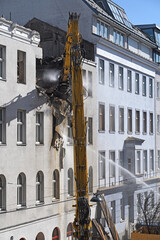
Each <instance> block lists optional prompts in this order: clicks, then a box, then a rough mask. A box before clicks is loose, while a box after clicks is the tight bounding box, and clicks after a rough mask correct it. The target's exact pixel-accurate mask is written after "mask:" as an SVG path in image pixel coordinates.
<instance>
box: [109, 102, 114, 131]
mask: <svg viewBox="0 0 160 240" xmlns="http://www.w3.org/2000/svg"><path fill="white" fill-rule="evenodd" d="M112 110H113V111H112ZM115 124H116V121H115V106H114V105H109V132H110V133H115V129H116V126H115Z"/></svg>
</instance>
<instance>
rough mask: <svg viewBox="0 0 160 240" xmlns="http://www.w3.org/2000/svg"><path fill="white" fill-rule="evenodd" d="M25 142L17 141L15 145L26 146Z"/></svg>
mask: <svg viewBox="0 0 160 240" xmlns="http://www.w3.org/2000/svg"><path fill="white" fill-rule="evenodd" d="M26 145H27V144H26V143H17V146H26Z"/></svg>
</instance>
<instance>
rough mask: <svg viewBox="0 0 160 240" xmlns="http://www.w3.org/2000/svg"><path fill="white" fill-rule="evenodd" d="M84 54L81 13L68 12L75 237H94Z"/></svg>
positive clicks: (66, 66) (67, 68)
mask: <svg viewBox="0 0 160 240" xmlns="http://www.w3.org/2000/svg"><path fill="white" fill-rule="evenodd" d="M81 65H82V56H81V49H80V34H79V16H78V15H77V14H76V13H72V14H70V15H69V23H68V31H67V41H66V45H65V58H64V66H63V82H65V81H67V79H68V78H69V75H71V80H72V81H71V84H72V109H73V118H72V124H73V148H74V177H75V197H76V204H75V207H76V212H75V219H74V223H73V226H74V237H75V238H76V239H81V240H82V239H83V240H88V239H90V237H91V228H92V224H91V220H90V206H89V197H88V172H87V155H86V132H85V129H86V122H85V117H84V104H83V82H82V67H81Z"/></svg>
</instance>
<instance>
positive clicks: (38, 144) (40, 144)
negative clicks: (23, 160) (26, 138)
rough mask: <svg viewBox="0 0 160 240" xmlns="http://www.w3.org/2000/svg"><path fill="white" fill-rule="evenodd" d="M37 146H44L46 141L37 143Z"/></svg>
mask: <svg viewBox="0 0 160 240" xmlns="http://www.w3.org/2000/svg"><path fill="white" fill-rule="evenodd" d="M36 146H44V143H36Z"/></svg>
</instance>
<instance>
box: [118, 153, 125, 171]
mask: <svg viewBox="0 0 160 240" xmlns="http://www.w3.org/2000/svg"><path fill="white" fill-rule="evenodd" d="M123 157H124V154H123V151H119V166H120V167H119V176H122V173H123V171H122V168H121V167H123Z"/></svg>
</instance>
